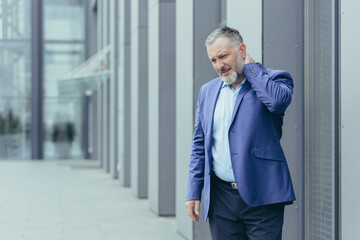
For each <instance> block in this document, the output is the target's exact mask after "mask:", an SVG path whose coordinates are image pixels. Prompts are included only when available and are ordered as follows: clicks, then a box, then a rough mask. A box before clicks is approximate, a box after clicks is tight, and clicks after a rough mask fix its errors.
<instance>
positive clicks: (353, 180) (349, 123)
mask: <svg viewBox="0 0 360 240" xmlns="http://www.w3.org/2000/svg"><path fill="white" fill-rule="evenodd" d="M340 2H341V5H340V9H341V15H340V16H341V20H340V22H341V26H340V32H339V34H340V37H341V41H340V53H341V55H340V56H339V61H340V62H341V65H340V82H339V84H340V86H341V87H340V90H339V89H336V91H340V92H338V94H339V96H340V118H341V124H340V125H339V126H338V127H339V128H340V130H339V131H340V132H341V134H340V135H341V137H340V143H338V144H340V148H341V149H340V161H341V168H340V169H337V170H339V171H340V176H341V179H340V186H339V187H340V189H341V195H340V198H341V201H340V203H341V206H340V209H341V217H340V218H341V219H340V222H341V226H340V229H341V236H340V239H352V238H354V237H355V236H360V228H359V227H358V226H359V218H357V216H359V215H360V206H359V204H358V203H359V201H360V193H359V191H358V190H355V189H356V188H357V187H356V186H357V184H358V183H360V175H359V170H358V169H359V168H360V162H359V160H358V159H359V154H358V151H357V148H358V147H359V144H358V143H359V140H358V139H359V136H360V128H359V121H360V111H359V110H358V109H360V106H359V105H360V104H359V97H358V92H359V89H360V82H359V81H356V79H357V71H354V70H355V69H357V68H358V66H357V62H358V60H357V58H358V54H354V53H359V52H360V46H359V44H358V42H359V41H360V33H359V32H358V31H354V29H355V28H357V22H358V21H357V20H356V19H358V20H360V16H359V14H358V12H357V9H359V8H358V7H360V2H358V1H340ZM339 14H340V12H339ZM356 109H357V110H356Z"/></svg>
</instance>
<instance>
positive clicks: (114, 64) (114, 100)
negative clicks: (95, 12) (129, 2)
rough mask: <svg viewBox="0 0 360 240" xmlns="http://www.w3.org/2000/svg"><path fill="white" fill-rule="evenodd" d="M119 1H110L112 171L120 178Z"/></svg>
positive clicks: (112, 173)
mask: <svg viewBox="0 0 360 240" xmlns="http://www.w3.org/2000/svg"><path fill="white" fill-rule="evenodd" d="M118 5H119V2H118V1H116V0H111V1H110V10H111V11H110V44H111V56H110V61H111V63H110V66H111V69H110V70H111V74H110V113H109V116H110V171H111V175H112V177H113V178H114V179H117V178H118V170H117V164H118V149H119V148H118V136H119V135H118V115H119V114H118V97H119V93H118V82H119V78H118V76H119V71H118V67H119V54H118V53H119V37H118V36H119V24H118V22H119V21H118V17H119V16H118V14H119V8H118Z"/></svg>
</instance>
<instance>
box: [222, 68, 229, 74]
mask: <svg viewBox="0 0 360 240" xmlns="http://www.w3.org/2000/svg"><path fill="white" fill-rule="evenodd" d="M230 70H231V68H223V69H221V75H223V74H226V73H228V72H229V71H230Z"/></svg>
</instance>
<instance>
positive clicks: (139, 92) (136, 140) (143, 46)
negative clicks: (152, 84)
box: [130, 0, 148, 198]
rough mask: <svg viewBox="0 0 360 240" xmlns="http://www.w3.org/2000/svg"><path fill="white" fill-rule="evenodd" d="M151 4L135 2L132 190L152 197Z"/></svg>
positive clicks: (132, 90) (132, 24) (132, 4)
mask: <svg viewBox="0 0 360 240" xmlns="http://www.w3.org/2000/svg"><path fill="white" fill-rule="evenodd" d="M147 21H148V1H147V0H134V1H131V43H132V44H131V81H130V82H131V88H130V91H131V187H132V190H133V193H134V195H135V196H137V197H139V198H146V197H147V196H148V103H147V102H148V27H147Z"/></svg>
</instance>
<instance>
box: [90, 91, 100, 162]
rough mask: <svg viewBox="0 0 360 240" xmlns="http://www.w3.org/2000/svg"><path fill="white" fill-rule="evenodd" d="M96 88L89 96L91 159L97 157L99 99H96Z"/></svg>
mask: <svg viewBox="0 0 360 240" xmlns="http://www.w3.org/2000/svg"><path fill="white" fill-rule="evenodd" d="M98 91H99V90H98V89H96V90H95V91H93V95H92V96H91V102H92V109H91V110H92V111H91V113H92V114H91V116H90V117H91V118H92V125H91V137H92V139H91V145H90V155H91V159H98V158H97V156H98V151H99V148H98V142H99V139H98V136H99V135H98V128H99V124H98V115H99V114H98V109H99V101H98V99H99V98H98Z"/></svg>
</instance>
